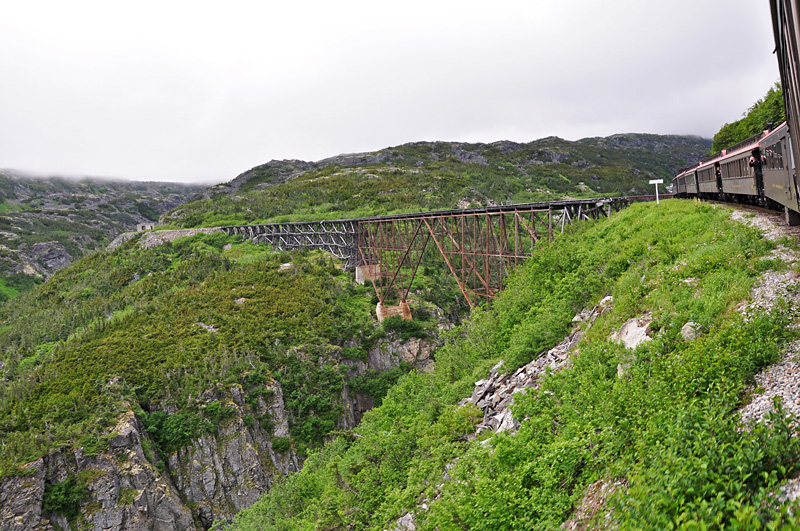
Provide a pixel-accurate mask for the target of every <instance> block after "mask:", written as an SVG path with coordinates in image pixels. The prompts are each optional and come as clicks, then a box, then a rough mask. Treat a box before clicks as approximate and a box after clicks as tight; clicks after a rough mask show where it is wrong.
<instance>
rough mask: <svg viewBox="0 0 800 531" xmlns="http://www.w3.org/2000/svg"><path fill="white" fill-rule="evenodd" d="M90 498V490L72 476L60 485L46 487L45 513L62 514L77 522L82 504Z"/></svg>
mask: <svg viewBox="0 0 800 531" xmlns="http://www.w3.org/2000/svg"><path fill="white" fill-rule="evenodd" d="M88 497H89V488H88V487H87V486H86V484H84V483H82V482H79V481H78V479H77V478H76V477H75V476H71V477H68V478H67V479H65V480H64V481H62V482H60V483H53V484H47V485H45V487H44V497H43V500H42V501H43V502H44V510H45V511H47V512H51V513H60V514H62V515H64V517H65V518H66V519H67V520H75V519H76V518H77V517H78V514H80V509H81V502H82V501H83V500H85V499H86V498H88Z"/></svg>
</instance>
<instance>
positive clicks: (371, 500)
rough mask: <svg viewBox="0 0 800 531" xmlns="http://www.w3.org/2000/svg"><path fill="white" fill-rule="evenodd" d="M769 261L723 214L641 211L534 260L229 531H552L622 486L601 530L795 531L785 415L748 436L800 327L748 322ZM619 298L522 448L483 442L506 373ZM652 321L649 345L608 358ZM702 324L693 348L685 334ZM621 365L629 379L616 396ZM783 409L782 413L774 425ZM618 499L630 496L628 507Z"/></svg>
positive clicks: (541, 399)
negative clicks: (785, 498)
mask: <svg viewBox="0 0 800 531" xmlns="http://www.w3.org/2000/svg"><path fill="white" fill-rule="evenodd" d="M773 247H774V244H773V243H771V242H768V241H765V240H763V239H762V238H761V237H760V235H759V234H758V233H757V232H756V231H755V230H753V229H750V228H747V227H745V226H742V225H739V224H736V223H734V222H732V221H730V219H729V213H728V210H727V209H725V208H723V207H715V206H711V205H707V204H701V203H697V202H688V201H665V202H662V204H661V205H660V206H656V205H654V204H637V205H633V206H632V207H630V208H629V209H627V210H625V211H623V212H621V213H619V214H617V215H615V216H614V217H612V218H610V219H608V220H603V221H600V222H597V223H593V224H582V225H579V226H576V227H574V228H573V229H571V230H570V231H569V233H568V234H565V235H564V236H563V237H561V238H559V239H557V240H556V241H555V242H554V243H552V244H551V245H549V246H545V247H543V248H542V249H541V250H540V251H539V252H537V253H536V254H535V256H534V257H533V258H531V259H529V260H528V261H527V262H526V263H525V265H524V266H523V267H522V268H521V269H520V270H519V271H518V272H517V274H516V275H515V276H514V277H513V278H512V281H511V282H510V284H509V286H508V288H507V289H506V290H505V291H504V292H503V293H502V294H501V296H500V297H499V298H498V299H497V300H496V302H495V303H494V305H493V306H492V308H490V309H489V310H484V311H476V312H473V315H472V320H471V321H470V322H468V323H465V324H464V325H463V326H462V327H461V328H458V329H456V330H454V331H453V333H452V335H451V336H450V337H449V339H448V342H447V344H446V345H445V346H444V347H442V348H440V349H439V350H438V351H436V353H435V358H436V368H435V370H434V371H433V372H431V373H418V372H414V371H412V372H410V373H408V374H407V375H405V376H401V377H400V378H399V380H398V382H397V384H396V385H394V386H393V387H391V388H390V389H389V391H388V393H387V394H386V396H385V398H384V399H383V402H382V404H381V406H380V407H378V408H376V409H374V410H373V411H371V412H369V413H368V414H367V415H365V417H364V420H363V421H362V423H361V424H360V425H359V426H358V427H357V428H356V429H355V430H353V432H352V434H350V435H348V434H343V435H342V436H340V437H338V438H337V439H335V440H334V441H332V442H331V443H329V444H326V445H325V446H324V447H322V448H320V449H319V450H315V451H314V452H313V453H312V454H311V455H310V456H309V458H308V460H307V461H306V463H305V466H304V468H303V470H302V471H301V472H300V473H297V474H294V475H292V476H289V477H287V478H286V479H285V480H284V481H282V482H281V483H279V484H278V485H276V486H275V487H274V488H273V490H272V491H271V492H270V493H269V494H268V495H265V496H264V497H263V498H262V499H261V501H259V502H258V503H257V504H256V505H254V506H253V507H251V508H250V509H248V510H246V511H244V512H242V513H241V514H240V515H238V516H237V517H236V519H235V521H234V524H233V527H234V528H235V529H241V530H249V529H280V530H312V529H352V530H371V529H372V530H381V529H391V528H393V527H394V526H395V525H396V520H397V519H398V518H400V517H401V516H402V515H404V514H406V513H408V512H412V513H413V514H414V515H415V521H416V526H417V527H416V528H417V529H420V530H434V529H440V530H441V529H477V530H480V529H485V530H487V531H488V530H497V529H504V530H515V529H520V530H522V529H525V530H529V529H558V528H559V526H560V525H561V523H562V522H564V521H565V520H567V519H568V518H569V517H570V516H571V515H572V512H573V509H574V507H575V506H576V505H577V504H578V502H579V501H580V500H581V497H582V496H583V493H584V490H585V489H586V487H587V486H588V485H590V484H592V483H594V482H597V481H598V480H604V481H606V482H608V483H609V484H613V483H617V484H620V485H623V487H621V488H620V489H619V491H618V493H617V494H616V495H615V496H613V497H612V499H611V500H610V501H609V502H608V503H609V505H608V506H607V507H606V509H604V510H603V511H601V514H599V515H598V519H599V521H598V522H596V523H595V525H594V526H593V527H598V526H599V527H602V526H603V525H604V524H603V521H604V520H603V519H605V518H606V513H607V512H608V511H609V510H613V516H612V517H611V518H612V519H613V520H614V521H615V525H617V526H618V528H619V529H712V528H713V529H722V528H726V529H728V528H730V529H776V528H789V527H792V526H795V527H796V526H798V525H800V524H798V522H797V520H796V518H795V517H794V516H791V515H790V513H788V512H787V510H786V507H785V506H782V505H781V502H780V501H779V500H778V498H777V497H776V496H775V493H776V489H777V487H778V486H779V485H780V484H782V483H783V482H785V480H786V479H787V478H789V477H792V476H793V475H796V474H797V470H796V467H797V464H796V463H797V459H798V457H799V455H798V452H799V451H800V443H798V439H797V438H796V437H792V435H793V433H794V428H793V427H792V425H793V424H792V422H793V421H792V420H791V419H788V418H786V416H785V415H784V414H783V413H782V411H781V409H780V407H778V409H777V412H776V413H775V414H774V415H773V417H772V421H771V422H770V423H768V424H766V425H759V426H745V427H742V426H741V425H740V424H739V421H738V413H737V410H738V408H739V407H741V405H742V404H743V403H744V401H746V400H747V397H748V396H749V393H751V392H752V388H751V387H749V386H750V385H751V384H752V381H753V376H754V374H755V373H756V372H757V371H759V370H760V369H761V368H763V367H765V366H766V365H767V364H769V363H771V362H774V361H775V360H776V359H778V357H779V355H780V352H781V348H782V345H784V344H785V343H786V342H787V341H788V340H789V339H792V338H793V337H794V336H795V335H796V330H795V329H794V328H793V327H790V326H788V325H789V324H790V323H792V322H794V320H795V319H796V317H797V316H796V315H794V313H793V311H794V310H793V309H792V308H787V307H781V305H780V304H778V305H777V306H776V308H777V309H775V310H774V311H771V312H768V313H767V312H762V313H759V314H757V315H753V316H752V317H751V318H749V319H744V318H743V317H742V315H741V313H739V312H738V311H735V310H734V307H735V306H736V305H737V304H738V303H739V302H740V301H742V300H743V299H745V298H746V297H747V296H748V293H749V291H750V289H751V286H752V285H753V283H754V282H755V279H756V278H757V277H758V275H759V274H760V273H761V272H762V271H763V270H764V269H765V268H768V267H776V266H777V267H781V265H780V264H777V263H776V262H775V261H774V260H768V261H762V258H763V257H764V256H765V255H766V254H767V253H768V252H769V251H770V250H771V249H772V248H773ZM609 294H610V295H613V297H614V304H613V309H612V310H610V311H608V312H606V313H604V314H603V315H602V316H601V317H600V318H598V320H597V321H596V322H595V324H594V326H593V327H592V328H590V329H589V330H588V331H587V333H586V335H585V337H584V339H583V341H582V342H581V344H580V349H579V352H577V353H576V354H575V355H574V356H573V358H572V363H571V366H570V367H569V368H567V369H564V370H563V371H560V372H557V373H551V374H548V375H547V376H545V377H544V378H543V379H542V380H541V382H540V383H541V385H540V387H539V388H538V389H535V390H534V389H531V390H529V391H528V392H526V393H525V394H523V395H517V397H516V398H515V405H514V406H513V408H514V409H513V411H514V415H515V417H516V418H517V419H520V420H522V425H521V427H520V429H519V431H518V433H516V434H508V433H500V434H491V436H489V435H487V434H486V433H484V434H482V435H480V436H478V437H477V438H476V437H474V432H475V426H476V424H477V423H478V422H479V421H480V419H481V416H482V414H481V412H480V411H479V410H478V409H476V408H475V407H474V406H471V405H465V406H459V405H458V403H459V401H461V400H462V399H463V398H465V397H468V396H470V394H471V392H472V389H473V385H474V382H476V381H477V380H480V379H482V378H485V377H486V375H487V373H488V370H489V368H490V367H492V366H494V365H495V364H496V363H498V362H499V361H504V362H505V364H504V366H503V369H501V370H505V371H511V370H513V369H514V368H516V367H518V366H520V365H522V364H525V363H527V362H528V361H530V360H532V359H534V358H535V357H537V356H538V355H539V354H540V353H541V352H543V351H546V350H547V349H549V348H551V347H553V346H554V345H555V344H556V343H558V342H559V341H560V340H561V339H562V338H563V337H564V336H565V334H566V333H568V332H569V330H570V329H571V327H572V326H573V323H572V317H573V316H574V315H575V314H576V313H577V312H579V311H580V310H582V309H583V308H587V307H592V306H593V305H595V304H596V303H597V301H598V300H600V299H601V298H602V297H604V296H605V295H609ZM646 313H649V314H650V315H651V316H652V318H653V321H652V323H651V325H650V327H649V330H650V335H651V337H652V341H649V342H646V343H644V344H642V345H641V346H639V347H638V348H637V349H636V350H635V351H630V350H628V349H626V348H624V347H623V346H621V345H620V344H619V343H616V342H614V341H612V340H610V339H609V335H610V334H611V332H613V331H614V330H617V329H618V328H619V327H620V326H621V325H622V323H623V322H625V321H626V320H627V319H629V318H633V317H638V316H642V315H644V314H646ZM689 321H693V322H695V323H698V324H699V327H700V330H701V331H702V335H701V337H699V338H698V339H695V340H693V341H685V340H684V339H683V338H682V336H681V333H680V330H681V327H682V326H683V325H684V324H685V323H687V322H689ZM620 363H626V364H629V365H628V368H627V370H626V371H625V372H624V375H623V376H620V375H619V374H618V366H619V364H620ZM778 406H779V405H778ZM624 485H628V486H627V487H625V486H624Z"/></svg>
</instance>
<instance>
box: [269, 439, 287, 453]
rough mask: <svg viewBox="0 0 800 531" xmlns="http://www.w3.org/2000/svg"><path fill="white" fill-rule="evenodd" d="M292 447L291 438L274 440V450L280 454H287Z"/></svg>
mask: <svg viewBox="0 0 800 531" xmlns="http://www.w3.org/2000/svg"><path fill="white" fill-rule="evenodd" d="M291 447H292V439H291V437H273V438H272V449H273V450H275V451H276V452H278V453H279V454H282V453H285V452H286V451H287V450H289V448H291Z"/></svg>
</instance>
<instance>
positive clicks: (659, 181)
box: [650, 179, 664, 205]
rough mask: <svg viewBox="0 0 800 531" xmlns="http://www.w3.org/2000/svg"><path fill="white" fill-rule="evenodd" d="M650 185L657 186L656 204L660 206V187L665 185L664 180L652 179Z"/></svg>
mask: <svg viewBox="0 0 800 531" xmlns="http://www.w3.org/2000/svg"><path fill="white" fill-rule="evenodd" d="M650 184H654V185H656V204H657V205H658V204H659V202H658V185H659V184H664V179H651V180H650Z"/></svg>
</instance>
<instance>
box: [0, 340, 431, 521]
mask: <svg viewBox="0 0 800 531" xmlns="http://www.w3.org/2000/svg"><path fill="white" fill-rule="evenodd" d="M432 350H433V344H432V343H431V342H428V341H424V340H420V339H411V340H409V341H401V340H399V339H392V338H388V339H387V340H385V341H384V342H382V343H381V344H380V345H379V346H377V347H375V348H373V349H372V350H370V351H369V353H368V356H367V359H366V360H352V361H348V363H349V364H350V365H351V367H352V369H351V371H350V372H351V374H350V375H349V376H351V377H352V376H356V375H361V374H364V373H366V372H367V371H368V370H369V369H372V370H375V371H378V372H380V371H384V370H387V369H390V368H393V367H397V366H398V365H399V364H400V363H401V362H407V363H410V364H411V365H412V366H414V367H415V368H417V370H431V369H432V368H433V361H432V359H431V352H432ZM266 387H267V389H268V390H269V391H270V392H268V393H266V394H265V395H264V396H267V397H268V398H267V399H266V401H265V400H264V398H263V396H262V397H261V398H259V402H258V405H257V407H256V410H257V411H256V412H257V413H259V414H261V415H264V414H267V413H268V414H269V416H270V418H271V419H272V421H273V427H272V428H271V430H270V431H267V430H265V429H263V428H262V427H261V426H260V425H259V424H258V423H252V422H247V421H246V420H245V418H246V417H247V415H246V413H247V411H248V410H247V409H246V405H245V395H244V392H243V391H242V388H241V387H240V386H238V385H232V386H229V387H227V388H223V387H222V386H221V385H220V386H219V388H217V389H212V390H209V391H208V392H207V393H205V394H204V395H203V396H202V397H201V399H202V400H204V401H206V402H208V403H211V402H214V401H220V402H223V403H224V404H225V406H227V407H231V408H234V409H235V411H236V415H234V416H233V418H231V419H229V420H227V421H225V422H223V423H222V424H220V425H219V426H218V428H217V431H216V433H213V434H205V435H203V436H201V437H200V438H198V439H196V440H194V441H193V442H192V444H191V446H188V447H185V448H182V449H181V450H179V451H177V452H175V453H173V454H171V455H165V456H161V455H159V454H158V452H157V450H156V444H155V442H154V441H153V440H152V439H151V438H150V436H149V435H148V433H147V431H146V430H145V427H144V425H143V424H142V422H141V421H140V420H139V419H138V418H137V417H136V415H135V414H134V413H133V411H128V412H127V413H126V414H124V415H123V416H122V417H121V418H120V419H119V422H118V423H117V425H116V427H115V428H114V429H113V430H112V432H111V433H110V434H109V437H108V447H107V448H106V449H105V450H104V451H102V452H100V453H98V454H96V455H88V454H87V452H86V451H85V450H84V449H83V448H75V449H61V450H59V451H57V452H53V453H51V454H50V455H48V456H47V457H45V458H43V459H39V460H37V461H35V462H33V463H30V464H28V465H27V467H26V472H27V474H28V475H25V476H17V477H7V478H3V479H0V531H23V530H31V529H35V530H40V531H51V530H52V531H55V530H58V529H61V530H67V529H70V530H74V529H107V530H110V529H114V530H123V531H128V530H130V531H133V530H136V531H138V530H148V531H150V530H152V531H177V530H185V529H208V528H209V527H211V526H212V525H213V523H214V522H215V521H217V520H228V519H230V518H231V517H232V516H233V515H235V514H236V513H237V512H239V511H240V510H242V509H244V508H245V507H248V506H249V505H251V504H252V503H254V502H255V501H256V500H257V499H258V497H259V496H260V495H261V494H263V493H264V492H266V491H268V490H269V489H270V488H271V486H272V484H273V483H274V481H275V478H276V477H277V476H279V475H286V474H289V473H292V472H296V471H298V470H299V469H300V467H301V466H302V460H301V458H300V457H299V456H298V455H297V454H296V452H295V451H294V449H293V448H292V447H290V446H289V447H287V445H285V444H284V445H281V447H280V448H276V444H275V441H276V440H277V439H278V438H281V439H283V438H286V437H289V415H288V413H287V411H286V408H285V405H284V399H283V391H282V389H281V386H280V384H279V383H278V382H272V383H271V384H269V385H267V386H266ZM341 401H342V405H343V407H344V413H343V415H342V417H341V419H340V421H339V428H340V429H348V428H352V427H354V426H355V425H356V424H357V423H358V422H359V421H360V420H361V417H362V415H363V414H364V412H366V411H367V410H369V409H371V408H372V407H373V401H372V398H371V397H370V396H368V395H365V394H363V393H356V392H351V390H350V389H349V388H348V387H347V386H345V388H344V390H343V393H342V397H341ZM283 440H284V441H285V440H286V439H283ZM69 478H78V480H79V481H80V482H81V483H82V484H84V485H85V486H86V487H87V492H86V493H85V495H84V496H83V497H81V498H80V499H79V500H78V501H77V505H76V512H77V515H78V516H77V518H72V519H69V520H68V518H67V517H65V516H64V514H63V512H60V511H55V510H47V509H46V507H45V505H46V504H45V502H44V500H45V489H46V488H48V487H47V486H48V485H49V486H50V487H49V488H52V486H54V485H58V484H61V483H62V482H65V481H66V480H68V479H69Z"/></svg>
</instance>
